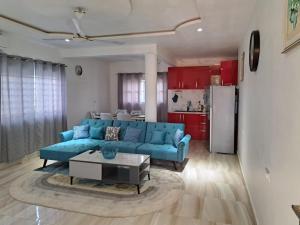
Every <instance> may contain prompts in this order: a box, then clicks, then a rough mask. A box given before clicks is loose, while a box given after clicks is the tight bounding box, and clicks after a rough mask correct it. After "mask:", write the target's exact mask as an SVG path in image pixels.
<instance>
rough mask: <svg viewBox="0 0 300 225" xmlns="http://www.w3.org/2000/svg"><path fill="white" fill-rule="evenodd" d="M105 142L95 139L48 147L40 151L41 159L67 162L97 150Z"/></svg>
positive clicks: (72, 141)
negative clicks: (84, 153)
mask: <svg viewBox="0 0 300 225" xmlns="http://www.w3.org/2000/svg"><path fill="white" fill-rule="evenodd" d="M104 143H105V141H103V140H96V139H77V140H71V141H65V142H61V143H58V144H54V145H50V146H48V147H45V148H42V149H41V150H40V158H41V159H50V160H58V161H68V160H69V158H72V157H73V156H76V155H78V154H80V153H82V152H85V151H87V150H90V149H99V146H103V145H104Z"/></svg>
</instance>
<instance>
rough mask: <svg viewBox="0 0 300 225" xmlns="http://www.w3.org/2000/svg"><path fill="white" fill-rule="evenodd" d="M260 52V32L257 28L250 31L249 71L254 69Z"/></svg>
mask: <svg viewBox="0 0 300 225" xmlns="http://www.w3.org/2000/svg"><path fill="white" fill-rule="evenodd" d="M259 54H260V34H259V31H258V30H255V31H253V32H252V33H251V37H250V46H249V66H250V71H256V70H257V66H258V62H259Z"/></svg>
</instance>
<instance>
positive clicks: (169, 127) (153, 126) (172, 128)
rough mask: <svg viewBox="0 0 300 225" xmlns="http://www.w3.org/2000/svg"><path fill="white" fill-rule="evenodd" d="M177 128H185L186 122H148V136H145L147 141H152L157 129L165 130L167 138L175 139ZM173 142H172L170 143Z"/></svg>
mask: <svg viewBox="0 0 300 225" xmlns="http://www.w3.org/2000/svg"><path fill="white" fill-rule="evenodd" d="M177 129H180V130H184V124H181V123H154V122H148V123H147V131H146V138H145V143H150V140H151V137H152V132H153V131H155V130H157V131H164V132H166V133H165V134H166V137H165V140H168V136H169V140H171V139H173V137H174V135H175V132H176V130H177ZM168 144H170V145H171V144H172V142H170V143H168Z"/></svg>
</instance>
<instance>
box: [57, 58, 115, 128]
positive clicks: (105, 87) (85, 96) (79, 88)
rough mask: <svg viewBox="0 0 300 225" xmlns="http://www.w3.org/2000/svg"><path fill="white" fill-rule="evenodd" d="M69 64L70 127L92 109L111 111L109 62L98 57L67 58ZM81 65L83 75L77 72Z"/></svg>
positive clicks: (66, 61)
mask: <svg viewBox="0 0 300 225" xmlns="http://www.w3.org/2000/svg"><path fill="white" fill-rule="evenodd" d="M63 62H64V63H65V64H66V65H67V68H66V76H67V115H68V127H69V128H71V127H72V126H73V125H75V124H78V123H79V122H80V120H82V119H83V118H85V117H87V116H89V112H90V111H97V112H109V111H110V104H109V97H108V96H109V64H108V63H107V62H103V61H100V60H99V59H96V58H76V59H75V58H72V59H65V60H63ZM75 65H81V66H82V69H83V75H82V76H77V75H76V74H75Z"/></svg>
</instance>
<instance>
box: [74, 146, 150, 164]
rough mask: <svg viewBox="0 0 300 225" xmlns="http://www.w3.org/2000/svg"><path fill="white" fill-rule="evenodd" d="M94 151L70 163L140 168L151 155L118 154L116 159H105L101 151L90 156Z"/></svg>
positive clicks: (81, 155)
mask: <svg viewBox="0 0 300 225" xmlns="http://www.w3.org/2000/svg"><path fill="white" fill-rule="evenodd" d="M90 152H92V150H89V151H86V152H84V153H81V154H80V155H77V156H75V157H73V158H71V159H70V161H78V162H89V163H98V164H111V165H124V166H140V165H141V164H142V163H143V162H145V160H147V159H148V158H149V157H150V155H142V154H130V153H121V152H118V153H117V155H116V158H114V159H105V158H104V157H103V155H102V153H101V152H100V151H96V152H94V153H92V154H90Z"/></svg>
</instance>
